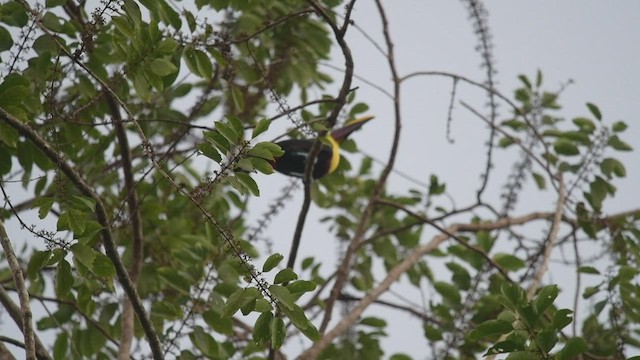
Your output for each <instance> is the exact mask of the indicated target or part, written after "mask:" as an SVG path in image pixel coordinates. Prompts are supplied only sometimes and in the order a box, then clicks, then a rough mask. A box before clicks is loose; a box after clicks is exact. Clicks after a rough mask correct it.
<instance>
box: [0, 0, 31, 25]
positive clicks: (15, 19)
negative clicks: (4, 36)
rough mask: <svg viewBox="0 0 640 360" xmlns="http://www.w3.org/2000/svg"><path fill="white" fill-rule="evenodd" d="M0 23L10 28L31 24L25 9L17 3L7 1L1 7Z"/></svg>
mask: <svg viewBox="0 0 640 360" xmlns="http://www.w3.org/2000/svg"><path fill="white" fill-rule="evenodd" d="M0 22H3V23H5V24H7V25H9V26H15V27H24V26H26V25H27V23H28V22H29V16H28V15H27V11H26V9H25V7H24V6H23V5H22V4H20V3H19V2H17V1H5V3H4V4H2V5H0Z"/></svg>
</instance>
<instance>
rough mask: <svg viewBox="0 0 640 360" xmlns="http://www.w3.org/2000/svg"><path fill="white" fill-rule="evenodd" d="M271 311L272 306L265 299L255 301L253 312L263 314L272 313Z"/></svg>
mask: <svg viewBox="0 0 640 360" xmlns="http://www.w3.org/2000/svg"><path fill="white" fill-rule="evenodd" d="M272 310H273V306H272V305H271V302H270V301H268V300H266V299H256V304H255V308H254V311H256V312H259V313H263V312H267V311H272Z"/></svg>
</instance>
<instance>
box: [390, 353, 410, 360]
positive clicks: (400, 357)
mask: <svg viewBox="0 0 640 360" xmlns="http://www.w3.org/2000/svg"><path fill="white" fill-rule="evenodd" d="M389 360H413V358H412V357H411V356H409V355H406V354H400V353H398V354H393V355H391V357H390V358H389Z"/></svg>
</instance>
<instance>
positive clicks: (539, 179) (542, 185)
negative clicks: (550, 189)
mask: <svg viewBox="0 0 640 360" xmlns="http://www.w3.org/2000/svg"><path fill="white" fill-rule="evenodd" d="M531 175H532V176H533V180H534V181H535V182H536V185H537V186H538V189H540V190H544V189H546V188H547V182H546V180H545V177H544V176H543V175H542V174H540V173H537V172H532V173H531Z"/></svg>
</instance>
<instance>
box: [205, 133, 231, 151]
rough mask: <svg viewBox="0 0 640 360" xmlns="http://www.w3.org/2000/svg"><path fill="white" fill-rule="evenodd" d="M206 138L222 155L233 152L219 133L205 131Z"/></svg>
mask: <svg viewBox="0 0 640 360" xmlns="http://www.w3.org/2000/svg"><path fill="white" fill-rule="evenodd" d="M203 134H204V137H205V138H206V139H207V141H209V142H210V143H211V144H213V146H215V147H216V149H218V150H219V151H220V152H221V153H223V154H226V153H228V152H229V150H231V144H230V143H229V140H227V139H226V138H225V137H224V136H223V135H222V134H221V133H220V132H219V131H204V132H203Z"/></svg>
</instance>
